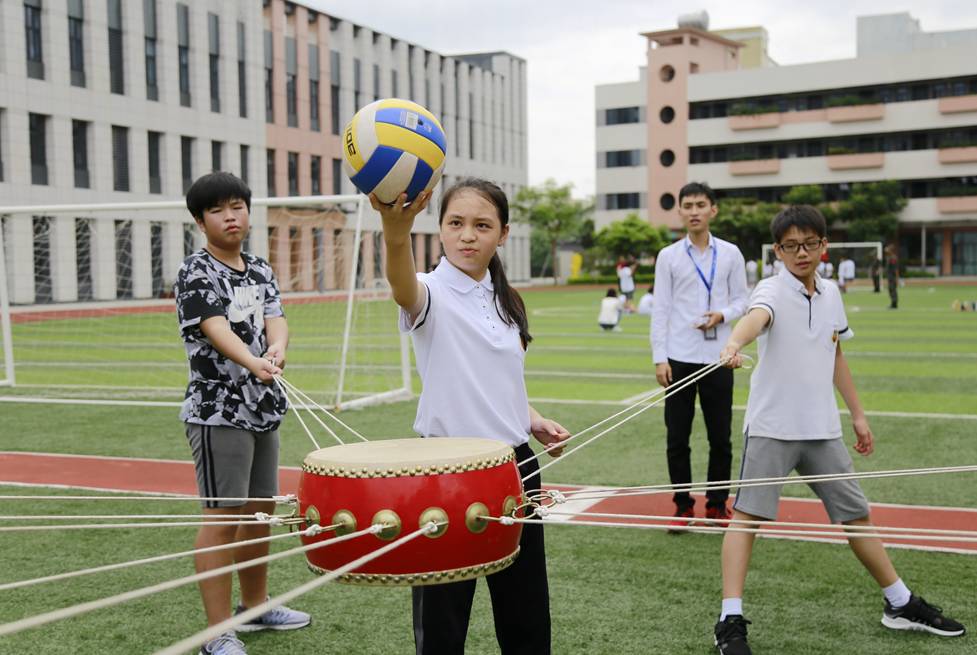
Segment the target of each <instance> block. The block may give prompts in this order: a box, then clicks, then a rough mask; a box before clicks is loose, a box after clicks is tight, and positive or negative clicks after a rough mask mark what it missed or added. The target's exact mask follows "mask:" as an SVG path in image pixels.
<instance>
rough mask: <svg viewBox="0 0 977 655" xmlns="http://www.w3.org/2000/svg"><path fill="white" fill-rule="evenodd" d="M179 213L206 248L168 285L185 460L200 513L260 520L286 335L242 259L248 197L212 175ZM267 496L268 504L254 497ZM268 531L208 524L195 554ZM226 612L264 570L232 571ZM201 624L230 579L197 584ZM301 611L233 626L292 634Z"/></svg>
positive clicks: (232, 180)
mask: <svg viewBox="0 0 977 655" xmlns="http://www.w3.org/2000/svg"><path fill="white" fill-rule="evenodd" d="M187 209H188V210H189V211H190V214H191V215H193V217H194V220H196V222H197V226H198V227H199V228H200V230H201V231H202V232H203V233H204V235H205V236H206V238H207V245H206V246H205V247H204V248H203V249H202V250H200V251H198V252H195V253H193V254H192V255H190V256H189V257H187V259H186V260H185V261H184V262H183V266H181V267H180V271H179V273H178V274H177V279H176V289H175V292H176V306H177V315H178V318H179V322H180V333H181V335H182V337H183V342H184V344H185V346H186V349H187V360H188V361H189V364H190V381H189V384H188V385H187V393H186V397H185V399H184V401H183V408H182V411H181V412H180V418H181V419H182V420H183V421H184V423H185V424H186V433H187V439H188V440H189V442H190V448H191V451H192V452H193V459H194V463H195V467H196V472H197V486H198V488H199V490H200V496H201V498H202V499H204V500H202V501H201V502H202V503H203V506H204V510H203V511H204V514H214V515H218V514H223V515H227V514H240V515H241V516H242V517H243V518H247V517H249V516H253V515H254V514H255V513H256V512H267V513H271V512H273V511H274V508H275V503H274V501H273V500H271V498H272V497H273V496H275V495H277V494H278V444H279V437H278V426H279V424H280V423H281V421H282V418H283V417H284V415H285V410H286V399H285V396H284V394H283V393H282V391H281V390H280V389H279V388H278V386H277V385H275V384H274V376H276V375H279V374H280V373H281V372H282V368H283V367H284V366H285V349H286V347H287V345H288V326H287V324H286V322H285V314H284V312H283V311H282V302H281V294H280V293H279V290H278V283H277V282H276V281H275V275H274V273H273V272H272V270H271V267H270V266H269V265H268V262H266V261H264V260H263V259H261V258H260V257H255V256H253V255H250V254H248V253H244V252H242V251H241V246H242V244H243V242H244V239H245V237H246V236H247V233H248V227H249V217H250V210H251V190H250V189H249V188H248V186H247V185H246V184H245V183H244V182H243V181H241V180H240V179H238V178H236V177H234V176H233V175H231V174H229V173H211V174H209V175H205V176H203V177H201V178H200V179H198V180H197V181H196V182H194V184H193V186H191V187H190V190H189V191H188V192H187ZM262 498H268V499H269V500H267V501H265V500H257V499H262ZM268 534H269V527H268V525H267V524H257V523H255V524H248V525H228V526H223V525H208V526H202V527H201V528H200V532H199V533H198V535H197V540H196V544H195V547H196V548H205V547H208V546H216V545H219V544H228V543H231V542H235V541H245V540H250V539H255V538H259V537H265V536H268ZM267 554H268V543H267V542H265V543H260V544H251V545H248V546H241V547H238V548H236V549H227V550H221V551H217V552H210V553H198V554H197V556H196V568H197V571H206V570H211V569H215V568H218V567H221V566H226V565H228V564H230V563H231V562H232V561H233V562H241V561H245V560H249V559H254V558H256V557H261V556H263V555H267ZM238 577H239V580H240V584H241V604H240V605H238V608H237V612H241V611H244V609H245V608H247V607H253V606H255V605H258V604H260V603H263V602H264V601H265V600H266V598H267V597H268V569H267V566H266V565H261V566H254V567H250V568H247V569H243V570H241V571H239V572H238ZM200 594H201V596H202V598H203V604H204V610H205V612H206V614H207V622H208V624H209V625H216V624H218V623H220V622H222V621H224V620H226V619H228V618H229V617H230V616H231V576H230V575H224V576H219V577H216V578H211V579H209V580H204V581H201V583H200ZM310 621H311V619H310V617H309V615H308V614H306V613H304V612H298V611H295V610H291V609H289V608H287V607H277V608H275V609H273V610H271V611H269V612H267V613H266V614H264V615H262V616H260V617H258V618H257V619H253V620H252V621H250V622H248V623H246V624H244V625H243V626H240V627H238V628H237V630H238V631H239V632H250V631H255V630H266V629H273V630H291V629H296V628H301V627H304V626H306V625H308V624H309V623H310ZM200 653H201V654H203V655H206V654H213V655H243V654H244V653H245V650H244V644H243V643H242V642H241V641H240V640H238V639H237V637H236V636H235V633H234V632H227V633H224V634H223V635H221V636H220V637H218V638H216V639H214V640H212V641H210V642H208V643H207V644H205V645H204V646H203V648H201V650H200Z"/></svg>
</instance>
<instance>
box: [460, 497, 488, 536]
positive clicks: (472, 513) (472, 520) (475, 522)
mask: <svg viewBox="0 0 977 655" xmlns="http://www.w3.org/2000/svg"><path fill="white" fill-rule="evenodd" d="M488 515H489V509H488V507H487V506H486V505H485V503H472V504H471V505H469V506H468V509H467V510H465V525H466V526H467V527H468V531H469V532H471V533H473V534H479V533H480V532H485V528H487V527H488V521H486V520H485V517H486V516H488Z"/></svg>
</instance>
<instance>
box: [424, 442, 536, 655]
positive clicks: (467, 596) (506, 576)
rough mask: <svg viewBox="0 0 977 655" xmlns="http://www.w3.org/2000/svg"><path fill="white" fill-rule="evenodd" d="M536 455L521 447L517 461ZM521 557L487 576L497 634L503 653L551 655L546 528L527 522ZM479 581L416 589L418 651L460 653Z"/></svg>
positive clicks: (530, 484) (529, 487)
mask: <svg viewBox="0 0 977 655" xmlns="http://www.w3.org/2000/svg"><path fill="white" fill-rule="evenodd" d="M532 454H533V452H532V449H531V448H530V447H529V446H528V445H523V446H520V447H518V448H516V461H522V460H524V459H526V458H527V457H531V456H532ZM538 468H539V464H538V463H537V461H536V460H533V461H531V462H527V463H526V464H523V465H522V466H521V467H520V468H519V473H520V474H521V477H526V476H527V475H529V474H530V473H532V472H534V471H536V470H537V469H538ZM523 484H524V488H525V491H526V492H527V493H529V492H531V491H536V490H538V489H539V486H540V479H539V476H538V475H537V476H534V477H533V478H531V479H529V480H526V482H524V483H523ZM519 546H520V551H519V556H518V557H517V558H516V561H515V562H513V563H512V565H511V566H509V568H507V569H504V570H502V571H499V572H498V573H494V574H492V575H489V576H486V578H485V580H486V582H488V587H489V595H490V596H491V597H492V615H493V616H494V618H495V637H496V639H498V641H499V647H500V648H501V651H502V655H549V653H550V592H549V584H548V582H547V579H546V553H545V550H544V547H543V526H541V525H525V524H524V525H523V526H522V537H521V538H520V540H519ZM475 583H476V580H465V581H463V582H452V583H449V584H442V585H428V586H424V587H414V588H413V590H412V592H413V614H414V646H415V648H416V652H417V655H461V653H464V652H465V638H466V637H467V636H468V620H469V617H470V615H471V611H472V601H473V599H474V597H475Z"/></svg>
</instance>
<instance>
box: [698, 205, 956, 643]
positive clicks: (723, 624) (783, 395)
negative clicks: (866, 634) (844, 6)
mask: <svg viewBox="0 0 977 655" xmlns="http://www.w3.org/2000/svg"><path fill="white" fill-rule="evenodd" d="M770 229H771V232H773V239H774V244H775V245H774V250H775V252H776V253H777V257H779V258H780V259H782V260H783V261H784V262H785V264H786V270H785V271H783V272H782V273H780V274H779V275H777V276H775V277H772V278H769V279H767V280H764V281H763V282H761V283H760V284H758V285H757V288H756V289H755V290H754V291H753V296H752V298H751V299H750V308H749V313H747V315H746V316H745V317H744V318H743V320H741V321H740V322H739V323H737V324H736V328H735V329H733V332H732V334H731V335H730V337H729V339H728V340H727V341H726V345H725V347H724V348H723V351H722V357H723V358H727V357H728V358H730V360H729V362H728V363H727V366H730V367H734V368H735V367H737V366H740V365H741V363H742V358H741V355H740V352H741V351H742V350H743V348H745V347H746V346H747V345H748V344H750V343H752V342H753V341H754V340H756V339H758V342H759V343H758V345H759V353H760V358H759V361H758V363H757V366H756V368H755V369H754V370H753V375H752V376H751V378H750V396H749V400H748V401H747V406H746V416H745V417H744V419H743V431H744V439H745V443H744V445H743V462H742V464H741V468H740V479H741V480H753V479H762V478H781V477H784V476H787V475H789V474H790V473H791V472H792V471H795V470H796V471H797V472H798V473H799V474H801V475H830V474H843V473H852V472H853V471H854V465H853V464H852V459H851V455H850V454H849V453H848V450H847V449H846V448H845V444H844V441H843V440H842V438H841V437H842V430H841V417H840V415H839V413H838V405H837V402H836V400H835V389H837V390H838V392H839V393H840V394H841V397H842V398H843V399H844V401H845V404H846V405H847V406H848V410H849V412H850V413H851V418H852V427H853V429H854V431H855V437H856V442H855V446H854V448H855V451H856V452H858V453H859V454H861V455H863V456H868V455H871V454H872V451H873V449H874V438H873V436H872V430H871V429H870V428H869V424H868V419H867V418H866V417H865V412H864V410H863V409H862V405H861V403H860V402H859V399H858V394H857V393H856V391H855V384H854V382H853V381H852V376H851V371H850V370H849V368H848V363H847V361H846V360H845V356H844V355H843V354H842V351H841V342H842V341H845V340H848V339H850V338H852V336H854V335H853V334H852V330H851V328H849V327H848V320H847V318H846V316H845V306H844V303H843V302H842V299H841V294H840V293H839V291H838V290H837V289H836V287H835V286H834V285H833V284H827V283H826V281H825V280H823V279H822V278H821V277H820V276H818V275H816V274H815V271H816V262H817V260H818V256H819V255H820V253H821V252H823V251H824V249H825V247H826V246H827V241H826V240H825V234H826V232H827V228H826V225H825V221H824V217H823V216H822V215H821V213H820V212H819V211H818V210H817V209H815V208H814V207H811V206H808V205H801V206H791V207H788V208H786V209H784V210H783V211H781V212H780V213H779V214H777V216H776V217H775V218H774V219H773V222H772V224H771V228H770ZM811 489H812V490H813V491H814V492H815V493H816V494H817V495H818V497H819V498H820V499H821V502H822V503H823V505H824V508H825V509H826V510H827V513H828V516H829V517H830V518H831V521H832V522H833V523H840V524H843V525H850V526H858V527H862V528H865V527H870V526H871V525H872V522H871V518H870V516H869V504H868V501H867V500H866V499H865V495H864V494H863V493H862V490H861V487H860V486H859V484H858V482H857V481H855V480H837V481H830V482H821V483H815V484H812V485H811ZM779 500H780V486H777V485H763V486H744V487H740V488H739V490H738V491H737V493H736V502H735V504H734V506H733V519H734V520H736V521H743V522H744V523H737V525H740V526H749V527H760V526H761V525H762V521H764V520H775V519H776V518H777V506H778V503H779ZM755 537H756V535H755V533H749V532H727V533H726V535H725V537H724V538H723V548H722V569H723V601H722V611H721V613H720V615H719V621H718V623H716V626H715V644H716V647H717V648H718V649H719V652H720V653H721V654H722V655H751V653H752V651H751V650H750V647H749V645H748V644H747V628H746V626H747V625H748V624H749V621H747V620H746V619H745V618H744V615H743V590H744V587H745V585H746V577H747V570H748V569H749V565H750V556H751V554H752V551H753V542H754V540H755ZM848 543H849V545H850V546H851V549H852V551H854V553H855V556H856V557H857V558H858V560H859V562H861V564H862V565H863V566H864V567H865V568H866V569H867V570H868V572H869V574H871V576H872V577H873V578H874V579H875V581H876V583H877V584H878V585H879V586H880V587H881V588H882V593H883V595H884V596H885V605H884V609H883V613H882V625H884V626H885V627H887V628H891V629H893V630H919V631H925V632H930V633H932V634H936V635H940V636H944V637H955V636H959V635H962V634H964V632H965V629H964V627H963V626H962V625H961V624H960V623H958V622H956V621H954V620H953V619H951V618H949V617H947V616H945V615H944V614H943V613H942V610H940V609H939V608H938V607H936V606H934V605H930V604H929V603H927V602H926V601H925V600H923V598H922V597H920V596H917V595H915V594H914V593H912V592H911V591H910V590H909V588H908V587H907V586H906V585H905V583H903V581H902V579H901V578H900V577H899V576H898V574H897V573H896V571H895V568H894V567H893V565H892V562H891V561H890V560H889V556H888V554H887V553H886V550H885V547H884V546H883V544H882V541H881V539H879V538H877V537H857V538H856V537H853V538H850V539H849V540H848ZM812 575H813V573H812ZM835 614H836V615H839V616H842V617H843V618H842V621H843V625H840V626H837V627H838V628H839V629H845V630H849V629H851V628H850V618H851V617H850V616H849V613H846V612H843V611H842V612H839V611H837V609H836V610H835ZM917 652H922V651H921V650H918V649H917Z"/></svg>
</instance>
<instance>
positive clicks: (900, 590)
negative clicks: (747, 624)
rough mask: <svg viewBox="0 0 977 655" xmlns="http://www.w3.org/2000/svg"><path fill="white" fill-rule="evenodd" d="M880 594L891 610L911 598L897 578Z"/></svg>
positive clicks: (907, 590) (903, 604) (910, 593)
mask: <svg viewBox="0 0 977 655" xmlns="http://www.w3.org/2000/svg"><path fill="white" fill-rule="evenodd" d="M882 593H883V594H885V599H886V600H887V601H889V605H892V608H893V609H896V608H899V607H903V606H905V605H906V603H908V602H909V599H910V598H911V597H912V592H911V591H909V587H907V586H906V583H905V582H903V581H902V578H899V579H898V580H896V581H895V582H893V583H892V584H890V585H889V586H888V587H883V588H882ZM723 602H726V601H723Z"/></svg>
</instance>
